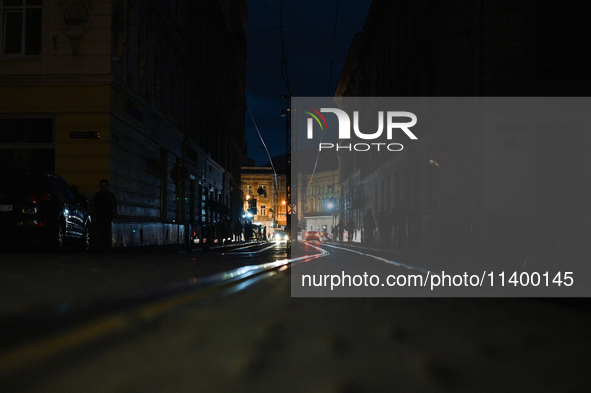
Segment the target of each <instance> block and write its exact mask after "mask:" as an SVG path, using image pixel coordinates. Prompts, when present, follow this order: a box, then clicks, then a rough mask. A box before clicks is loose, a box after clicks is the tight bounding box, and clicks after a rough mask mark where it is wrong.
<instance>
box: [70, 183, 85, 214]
mask: <svg viewBox="0 0 591 393" xmlns="http://www.w3.org/2000/svg"><path fill="white" fill-rule="evenodd" d="M70 190H72V194H74V201H76V203H77V204H78V205H80V206H82V207H83V208H85V209H88V199H86V197H85V196H84V195H82V194H80V192H78V186H77V185H75V184H72V185H71V186H70Z"/></svg>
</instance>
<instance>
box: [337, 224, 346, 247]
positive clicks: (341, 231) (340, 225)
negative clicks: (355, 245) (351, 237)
mask: <svg viewBox="0 0 591 393" xmlns="http://www.w3.org/2000/svg"><path fill="white" fill-rule="evenodd" d="M338 228H339V243H342V242H343V236H344V234H345V224H344V223H343V222H342V221H339V226H338Z"/></svg>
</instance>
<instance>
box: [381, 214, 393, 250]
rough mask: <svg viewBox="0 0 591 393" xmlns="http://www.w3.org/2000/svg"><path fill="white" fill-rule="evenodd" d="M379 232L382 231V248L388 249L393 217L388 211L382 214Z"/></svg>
mask: <svg viewBox="0 0 591 393" xmlns="http://www.w3.org/2000/svg"><path fill="white" fill-rule="evenodd" d="M378 230H379V231H380V243H381V244H382V246H384V247H387V246H388V245H389V244H390V237H391V236H392V215H391V214H390V213H389V212H388V211H387V210H384V211H383V212H381V213H380V218H379V219H378Z"/></svg>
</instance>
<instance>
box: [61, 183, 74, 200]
mask: <svg viewBox="0 0 591 393" xmlns="http://www.w3.org/2000/svg"><path fill="white" fill-rule="evenodd" d="M60 180H61V183H62V187H63V188H64V192H65V195H66V197H67V198H68V199H69V200H71V201H74V200H75V199H76V197H74V193H73V192H72V189H71V188H70V186H69V185H68V183H67V182H66V181H65V180H64V179H60Z"/></svg>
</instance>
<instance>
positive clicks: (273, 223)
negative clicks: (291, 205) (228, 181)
mask: <svg viewBox="0 0 591 393" xmlns="http://www.w3.org/2000/svg"><path fill="white" fill-rule="evenodd" d="M282 160H283V161H285V156H284V155H283V156H279V157H275V158H274V159H273V163H274V165H273V166H271V164H270V163H267V165H265V166H254V165H253V166H243V167H242V176H241V179H242V192H243V194H244V199H243V200H244V207H243V220H244V221H250V222H252V223H253V224H255V225H263V226H265V227H266V228H267V234H268V235H270V234H272V233H273V231H274V229H276V228H277V229H285V226H286V225H287V216H286V211H287V200H286V185H285V182H286V172H285V163H282ZM253 163H254V161H253V160H251V162H250V163H246V164H251V165H252V164H253Z"/></svg>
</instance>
